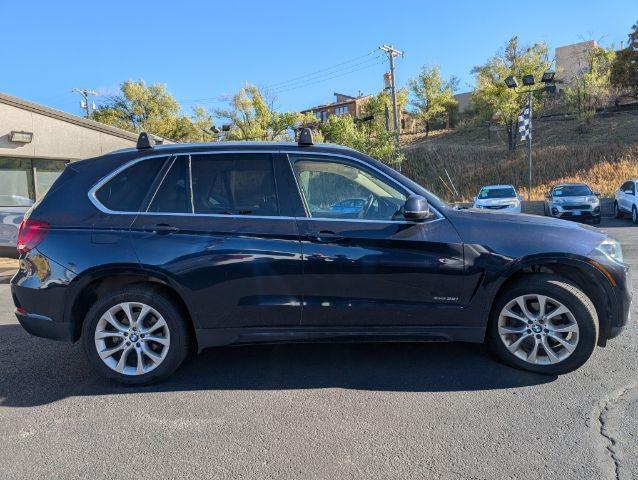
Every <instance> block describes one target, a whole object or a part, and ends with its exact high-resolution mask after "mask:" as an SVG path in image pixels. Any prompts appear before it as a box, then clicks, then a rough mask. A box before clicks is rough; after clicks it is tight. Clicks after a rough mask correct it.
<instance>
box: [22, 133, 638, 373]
mask: <svg viewBox="0 0 638 480" xmlns="http://www.w3.org/2000/svg"><path fill="white" fill-rule="evenodd" d="M344 202H345V203H344ZM346 204H347V208H345V207H344V205H346ZM18 249H19V251H20V269H19V271H18V273H17V274H16V275H15V276H14V278H13V279H12V293H13V299H14V302H15V305H16V315H17V317H18V319H19V321H20V323H21V324H22V325H23V326H24V328H25V329H26V330H28V331H29V332H30V333H32V334H34V335H38V336H42V337H47V338H52V339H56V340H63V341H68V342H75V341H81V342H82V343H83V346H84V349H85V351H86V356H87V358H88V361H89V362H90V363H91V364H92V365H93V367H95V368H96V369H97V370H98V371H99V372H101V373H102V374H104V375H106V376H107V377H111V378H114V379H116V380H118V381H120V382H123V383H128V384H141V383H148V382H151V381H155V380H158V379H162V378H165V377H167V376H168V375H169V374H171V373H172V372H173V371H174V370H175V369H176V368H177V367H178V366H179V365H180V363H181V362H182V361H183V360H184V358H185V357H186V356H187V354H188V353H189V352H190V351H198V350H201V349H203V348H206V347H211V346H216V345H227V344H245V343H256V342H300V341H467V342H483V341H484V340H485V341H487V342H488V343H489V345H490V347H491V349H492V350H493V351H494V353H495V354H496V355H497V356H498V357H500V359H502V360H503V361H505V362H507V363H508V364H510V365H512V366H515V367H519V368H523V369H527V370H532V371H535V372H541V373H548V374H560V373H565V372H569V371H571V370H574V369H576V368H578V367H579V366H580V365H582V364H583V363H584V362H585V361H586V360H587V359H588V357H589V356H590V354H591V353H592V351H593V349H594V347H595V346H596V345H600V346H604V345H605V344H606V343H607V340H609V339H611V338H613V337H615V336H617V335H618V334H619V333H620V331H621V329H622V328H623V326H624V325H625V324H626V322H627V321H628V317H629V306H630V301H631V297H630V285H629V283H630V281H629V272H628V267H627V265H625V264H624V263H623V259H622V252H621V248H620V245H619V244H618V243H617V242H616V241H615V240H613V239H611V238H609V237H608V236H607V235H605V234H604V233H601V232H600V231H598V230H595V229H593V228H590V227H585V226H581V225H578V224H573V223H570V222H566V221H562V220H556V219H550V218H543V217H536V216H528V215H507V214H494V213H492V212H484V211H473V210H457V209H454V208H452V207H450V206H448V205H446V204H445V203H444V202H443V201H441V200H439V199H438V198H436V197H435V196H434V195H432V194H431V193H429V192H427V191H426V190H424V189H423V188H422V187H420V186H419V185H417V184H415V183H414V182H412V181H411V180H409V179H407V178H405V177H403V176H402V175H401V174H399V173H397V172H396V171H394V170H392V169H391V168H388V167H387V166H386V165H384V164H382V163H380V162H377V161H375V160H373V159H371V158H369V157H368V156H366V155H363V154H361V153H359V152H357V151H354V150H351V149H348V148H344V147H339V146H334V145H313V144H312V138H311V136H310V135H309V134H308V132H303V133H302V135H301V136H300V142H299V143H214V144H180V145H163V146H153V145H152V144H151V142H150V141H149V139H148V137H147V136H146V135H145V134H142V135H141V136H140V141H139V143H138V148H136V149H130V150H123V151H118V152H114V153H111V154H109V155H105V156H102V157H99V158H93V159H89V160H83V161H79V162H75V163H72V164H69V165H68V166H67V167H66V170H65V171H64V173H63V174H62V175H61V176H60V177H59V178H58V180H57V181H56V182H55V184H54V185H53V187H52V188H51V189H50V190H49V192H48V194H47V195H46V196H45V197H44V198H43V199H42V200H41V201H40V202H38V203H37V204H36V205H34V206H33V208H32V209H31V210H30V211H29V212H28V214H27V215H26V216H25V219H24V222H23V224H22V226H21V229H20V235H19V245H18Z"/></svg>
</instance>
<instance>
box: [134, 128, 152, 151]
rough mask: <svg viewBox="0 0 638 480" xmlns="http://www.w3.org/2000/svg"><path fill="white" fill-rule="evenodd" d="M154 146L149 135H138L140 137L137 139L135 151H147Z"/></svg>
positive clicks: (143, 133) (144, 133)
mask: <svg viewBox="0 0 638 480" xmlns="http://www.w3.org/2000/svg"><path fill="white" fill-rule="evenodd" d="M154 144H155V140H154V139H153V137H152V136H151V135H149V134H148V133H146V132H142V133H140V136H139V137H137V149H138V150H149V149H152V148H153V145H154Z"/></svg>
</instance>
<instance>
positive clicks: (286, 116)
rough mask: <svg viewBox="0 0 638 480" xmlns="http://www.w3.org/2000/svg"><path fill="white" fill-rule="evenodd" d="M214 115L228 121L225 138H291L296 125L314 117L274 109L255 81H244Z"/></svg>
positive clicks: (264, 139) (310, 120)
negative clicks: (228, 128)
mask: <svg viewBox="0 0 638 480" xmlns="http://www.w3.org/2000/svg"><path fill="white" fill-rule="evenodd" d="M215 116H216V117H217V118H219V119H221V120H222V121H224V122H227V123H228V124H230V130H229V131H228V133H226V134H225V135H224V139H225V140H262V141H272V140H290V139H292V137H293V132H294V130H295V129H296V128H299V127H300V126H302V125H305V124H310V123H313V122H314V121H315V118H314V117H313V116H312V115H303V114H301V113H298V112H277V111H276V110H275V109H274V107H273V102H272V101H269V100H267V99H266V96H265V95H264V94H263V93H262V92H261V91H260V90H259V88H258V87H256V86H254V85H246V86H245V87H243V88H242V89H241V90H239V92H237V93H236V94H235V95H233V96H232V98H231V99H230V100H229V106H228V108H225V109H217V110H215Z"/></svg>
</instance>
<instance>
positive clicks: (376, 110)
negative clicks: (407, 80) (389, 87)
mask: <svg viewBox="0 0 638 480" xmlns="http://www.w3.org/2000/svg"><path fill="white" fill-rule="evenodd" d="M388 102H390V103H388ZM401 102H403V105H405V103H407V92H406V91H403V92H402V93H401V94H400V95H399V92H397V103H398V104H401ZM391 105H392V103H391V100H390V96H389V95H388V94H387V93H385V92H382V93H380V94H378V95H375V96H374V97H372V98H371V99H370V100H368V102H366V104H365V105H364V107H363V118H366V117H372V118H371V119H369V120H364V121H362V120H361V119H355V118H353V117H352V116H350V115H330V116H329V117H328V121H327V122H325V123H322V124H321V127H320V128H321V134H322V135H323V137H324V138H325V140H326V141H328V142H331V143H337V144H339V145H345V146H347V147H351V148H354V149H356V150H359V151H362V152H365V153H367V154H368V155H370V156H371V157H373V158H376V159H378V160H381V161H383V162H385V163H387V164H389V165H393V166H399V165H400V164H401V162H402V161H403V158H404V157H403V154H402V153H401V151H400V149H399V148H398V147H397V145H396V144H395V142H394V135H393V134H392V131H389V130H388V129H387V128H386V107H387V111H389V112H391V110H392V108H391ZM389 115H391V114H389ZM392 118H393V117H391V116H390V117H389V122H390V125H392Z"/></svg>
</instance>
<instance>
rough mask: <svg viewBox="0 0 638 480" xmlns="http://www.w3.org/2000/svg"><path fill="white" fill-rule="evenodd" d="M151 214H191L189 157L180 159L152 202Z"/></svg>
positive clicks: (171, 169) (167, 175) (175, 162)
mask: <svg viewBox="0 0 638 480" xmlns="http://www.w3.org/2000/svg"><path fill="white" fill-rule="evenodd" d="M148 211H149V212H166V213H191V212H192V208H191V202H190V188H189V184H188V157H183V156H182V157H178V158H177V159H175V160H174V162H173V164H172V165H171V168H170V170H168V172H166V175H165V176H164V178H163V180H162V182H161V184H160V186H159V188H158V189H157V192H155V195H154V196H153V199H152V200H151V204H150V206H149V208H148Z"/></svg>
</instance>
